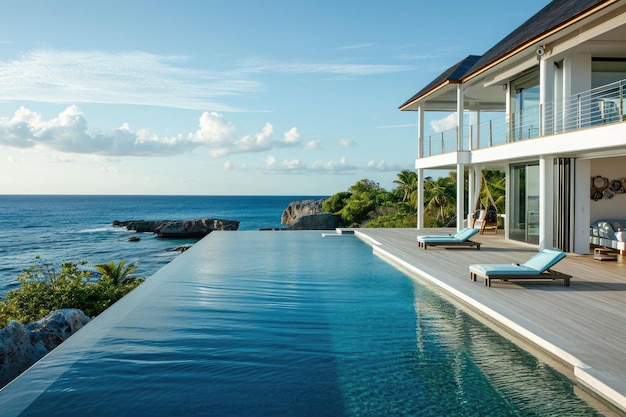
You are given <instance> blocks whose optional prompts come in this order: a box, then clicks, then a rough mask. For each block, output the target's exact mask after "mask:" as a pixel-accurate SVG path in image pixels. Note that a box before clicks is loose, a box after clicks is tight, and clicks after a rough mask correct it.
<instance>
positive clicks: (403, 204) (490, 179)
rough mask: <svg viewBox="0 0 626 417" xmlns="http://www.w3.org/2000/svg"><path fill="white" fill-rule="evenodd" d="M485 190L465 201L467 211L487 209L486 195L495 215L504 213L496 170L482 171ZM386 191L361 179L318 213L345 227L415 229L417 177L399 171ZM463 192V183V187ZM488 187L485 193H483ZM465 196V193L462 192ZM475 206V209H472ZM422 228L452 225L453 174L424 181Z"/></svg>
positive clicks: (499, 175) (501, 176) (502, 185)
mask: <svg viewBox="0 0 626 417" xmlns="http://www.w3.org/2000/svg"><path fill="white" fill-rule="evenodd" d="M483 176H484V178H485V183H486V184H487V186H486V187H481V191H480V194H479V201H478V202H476V204H475V203H474V202H467V201H466V202H465V207H468V208H469V211H470V212H473V211H474V210H475V209H477V208H480V207H481V206H482V207H487V205H488V203H489V197H488V196H489V194H491V196H492V198H493V199H494V201H495V204H496V207H497V210H498V212H499V213H503V212H504V195H505V194H504V190H505V183H504V181H505V178H504V173H503V172H502V171H499V170H485V171H483ZM393 184H394V185H395V188H394V189H392V190H391V191H386V190H385V189H383V188H382V187H381V186H380V184H378V183H377V182H375V181H372V180H369V179H362V180H360V181H358V182H357V183H356V184H354V185H353V186H351V187H350V188H349V189H348V190H347V191H342V192H339V193H337V194H334V195H332V196H331V197H330V198H328V199H327V200H325V201H324V203H323V205H322V210H323V211H324V212H326V213H333V214H335V215H336V216H338V217H339V218H340V219H341V223H342V224H343V226H345V227H416V226H417V188H418V187H417V185H418V184H417V174H416V173H415V172H414V171H411V170H402V171H401V172H399V173H398V174H397V178H396V179H395V180H394V182H393ZM464 186H465V188H466V189H467V183H465V184H464ZM487 187H488V190H487ZM466 194H467V193H466ZM474 206H477V207H474ZM421 209H422V210H423V215H424V226H425V227H444V226H451V225H453V224H455V222H456V173H455V172H451V173H449V175H448V176H445V177H439V178H433V177H426V178H425V179H424V207H422V208H421Z"/></svg>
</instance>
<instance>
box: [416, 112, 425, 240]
mask: <svg viewBox="0 0 626 417" xmlns="http://www.w3.org/2000/svg"><path fill="white" fill-rule="evenodd" d="M423 156H424V107H423V106H422V105H419V106H418V107H417V158H418V159H420V158H422V157H423ZM423 227H424V170H423V169H418V170H417V228H418V229H421V228H423Z"/></svg>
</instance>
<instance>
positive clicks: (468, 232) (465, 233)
mask: <svg viewBox="0 0 626 417" xmlns="http://www.w3.org/2000/svg"><path fill="white" fill-rule="evenodd" d="M478 232H479V230H478V229H474V228H470V227H468V228H466V229H463V230H461V231H460V232H458V233H457V234H455V235H454V237H456V238H457V239H459V240H467V239H469V238H470V237H472V236H474V235H475V234H476V233H478Z"/></svg>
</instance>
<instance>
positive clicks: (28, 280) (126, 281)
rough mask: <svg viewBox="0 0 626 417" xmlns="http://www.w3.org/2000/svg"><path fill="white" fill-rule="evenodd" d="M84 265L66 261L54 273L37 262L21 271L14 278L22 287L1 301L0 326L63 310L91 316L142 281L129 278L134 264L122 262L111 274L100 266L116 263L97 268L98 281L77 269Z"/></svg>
mask: <svg viewBox="0 0 626 417" xmlns="http://www.w3.org/2000/svg"><path fill="white" fill-rule="evenodd" d="M84 264H86V262H80V263H75V262H65V263H63V264H62V265H61V270H60V271H59V273H57V272H56V271H55V269H54V267H52V265H50V264H49V263H45V262H42V261H38V263H37V264H35V265H32V266H30V267H29V268H28V269H26V270H24V271H23V272H22V273H21V274H20V275H19V276H18V277H17V279H18V281H19V283H20V284H21V286H20V287H19V288H17V289H14V290H11V291H9V293H7V295H6V297H5V298H4V299H2V300H0V327H4V326H6V325H7V324H8V323H9V321H11V320H16V321H19V322H21V323H23V324H26V323H31V322H34V321H37V320H39V319H41V318H42V317H44V316H45V315H46V314H48V313H49V312H51V311H53V310H58V309H62V308H78V309H80V310H82V311H83V312H84V313H85V314H86V315H87V316H90V317H94V316H97V315H98V314H100V313H102V312H103V311H104V310H106V309H107V308H108V307H109V306H110V305H111V304H113V303H114V302H116V301H117V300H119V299H120V298H122V297H123V296H124V295H126V294H128V293H129V292H130V291H132V290H133V289H134V288H136V287H137V286H138V285H139V284H141V282H143V279H142V278H137V277H134V276H132V273H133V272H134V271H135V269H136V265H128V266H126V267H124V261H121V262H120V263H119V264H118V266H121V267H120V268H114V269H113V270H112V272H110V273H107V272H104V271H106V270H107V268H101V267H103V266H107V265H108V266H110V265H115V263H111V264H103V265H96V268H97V269H98V270H99V271H100V272H101V273H102V275H101V276H100V277H99V279H94V277H92V275H93V273H92V272H91V271H88V270H84V269H81V268H79V265H84ZM116 273H117V274H118V275H117V276H116V275H115V274H116ZM120 274H121V275H122V279H120Z"/></svg>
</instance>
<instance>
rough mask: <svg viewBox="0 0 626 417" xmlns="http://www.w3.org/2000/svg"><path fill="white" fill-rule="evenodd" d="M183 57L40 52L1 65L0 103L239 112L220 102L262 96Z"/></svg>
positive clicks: (256, 85)
mask: <svg viewBox="0 0 626 417" xmlns="http://www.w3.org/2000/svg"><path fill="white" fill-rule="evenodd" d="M186 61H187V58H186V57H184V56H174V55H165V56H163V55H155V54H150V53H146V52H138V51H134V52H122V53H108V52H103V51H63V50H54V49H40V50H33V51H28V52H25V53H23V54H22V55H21V56H20V57H18V58H17V59H14V60H10V61H7V60H5V61H0V85H2V86H3V87H2V99H3V100H20V101H37V102H48V103H59V102H64V103H67V102H74V103H108V104H137V105H150V106H159V107H170V108H184V109H195V110H205V109H213V110H216V111H223V112H226V111H241V110H242V109H239V108H235V107H232V106H229V105H227V104H225V103H223V102H220V101H219V100H222V99H223V98H224V97H226V96H235V95H242V94H249V93H251V92H259V91H263V89H264V88H263V85H262V84H261V83H260V82H257V81H253V80H250V79H248V75H247V74H245V73H242V72H241V71H238V70H237V69H236V68H235V69H231V70H230V71H224V72H217V71H208V70H198V69H191V68H186V67H185V66H184V65H185V63H186Z"/></svg>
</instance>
